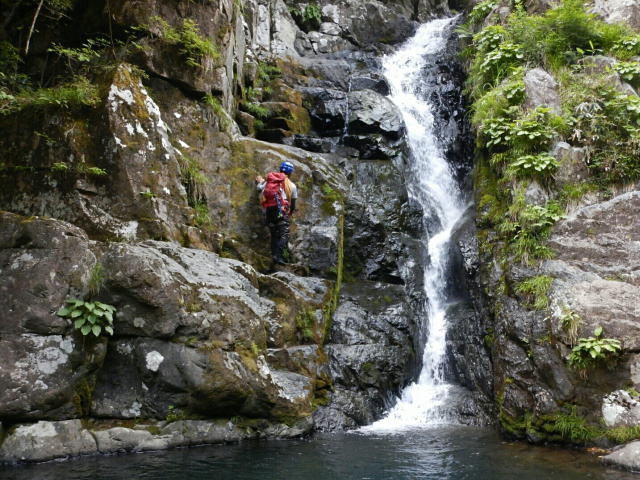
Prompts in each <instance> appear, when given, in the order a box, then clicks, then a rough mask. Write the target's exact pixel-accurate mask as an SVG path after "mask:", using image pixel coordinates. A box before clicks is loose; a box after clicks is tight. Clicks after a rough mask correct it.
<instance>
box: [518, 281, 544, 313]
mask: <svg viewBox="0 0 640 480" xmlns="http://www.w3.org/2000/svg"><path fill="white" fill-rule="evenodd" d="M552 282H553V278H551V277H549V276H548V275H538V276H536V277H531V278H528V279H527V280H524V281H522V282H520V283H519V284H518V285H517V286H516V292H518V293H519V294H522V295H525V296H527V297H528V298H529V302H530V305H531V307H532V308H534V309H536V310H543V309H545V308H547V307H548V306H549V297H548V292H549V288H551V283H552Z"/></svg>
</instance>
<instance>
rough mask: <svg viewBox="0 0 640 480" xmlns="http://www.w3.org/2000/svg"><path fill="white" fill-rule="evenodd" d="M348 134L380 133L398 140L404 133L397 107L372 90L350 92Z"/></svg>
mask: <svg viewBox="0 0 640 480" xmlns="http://www.w3.org/2000/svg"><path fill="white" fill-rule="evenodd" d="M348 98H349V119H348V122H349V126H348V132H349V133H350V134H356V135H357V134H369V133H381V134H383V135H385V136H386V137H388V138H390V139H392V140H398V139H399V138H400V137H401V136H402V134H403V133H404V122H403V121H402V116H401V115H400V112H399V111H398V108H397V107H396V106H395V105H394V104H393V103H392V102H391V100H389V99H388V98H386V97H384V96H382V95H380V94H379V93H377V92H374V91H373V90H358V91H355V92H350V93H349V95H348Z"/></svg>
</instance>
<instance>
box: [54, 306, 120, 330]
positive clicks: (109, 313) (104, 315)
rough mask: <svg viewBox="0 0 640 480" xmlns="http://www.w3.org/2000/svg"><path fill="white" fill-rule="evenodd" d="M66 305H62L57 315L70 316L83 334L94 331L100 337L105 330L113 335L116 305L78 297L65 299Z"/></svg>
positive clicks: (74, 326) (74, 325) (75, 326)
mask: <svg viewBox="0 0 640 480" xmlns="http://www.w3.org/2000/svg"><path fill="white" fill-rule="evenodd" d="M65 303H66V304H67V306H66V307H62V308H61V309H60V310H58V311H57V312H56V315H58V316H59V317H63V318H68V319H70V320H71V321H72V322H73V328H75V329H76V330H80V333H82V335H85V336H86V335H89V334H90V333H93V335H94V336H96V337H98V336H100V335H101V334H102V333H103V332H106V333H108V334H109V335H113V317H114V314H115V311H116V307H114V306H113V305H107V304H106V303H102V302H98V301H96V302H86V301H84V300H79V299H77V298H71V299H68V300H66V301H65Z"/></svg>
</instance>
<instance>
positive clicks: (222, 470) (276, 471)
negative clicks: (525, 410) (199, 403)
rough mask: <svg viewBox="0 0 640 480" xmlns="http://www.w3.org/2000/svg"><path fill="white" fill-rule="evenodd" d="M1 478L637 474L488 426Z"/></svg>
mask: <svg viewBox="0 0 640 480" xmlns="http://www.w3.org/2000/svg"><path fill="white" fill-rule="evenodd" d="M0 478H1V479H3V480H27V479H29V480H32V479H38V480H70V479H74V480H80V479H87V480H106V479H125V478H127V479H129V478H136V479H139V478H143V479H144V478H149V479H166V480H169V479H171V480H173V479H189V480H200V479H202V480H204V479H207V480H226V479H230V480H231V479H233V480H258V479H260V480H276V479H278V480H279V479H285V478H286V479H290V480H296V479H303V480H356V479H357V480H383V479H384V480H389V479H393V480H408V479H434V480H435V479H438V480H446V479H451V480H464V479H474V480H475V479H478V480H502V479H505V480H507V479H509V480H512V479H517V480H556V479H557V480H573V479H576V480H578V479H580V480H585V479H596V480H599V479H603V480H604V479H607V480H631V479H633V480H640V475H635V474H632V473H627V472H622V471H619V470H614V469H610V468H606V467H604V466H602V465H601V464H600V462H599V460H598V458H597V457H595V456H592V455H589V454H586V453H583V452H580V451H575V450H563V449H558V448H543V447H532V446H529V445H526V444H524V443H511V442H506V441H503V440H501V439H500V437H499V436H498V435H497V434H496V433H495V432H492V431H489V430H485V429H476V428H470V427H455V428H453V427H448V428H438V429H429V430H419V431H413V432H403V433H402V434H396V435H384V436H382V435H362V434H355V433H347V434H335V435H320V436H316V437H313V438H311V439H308V440H286V441H284V440H283V441H255V442H244V443H242V444H239V445H226V446H207V447H198V448H190V449H179V450H170V451H162V452H147V453H142V454H133V455H121V456H95V457H84V458H77V459H73V460H71V461H68V462H49V463H44V464H38V465H23V466H18V467H0Z"/></svg>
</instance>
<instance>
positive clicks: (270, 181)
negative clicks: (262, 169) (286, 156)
mask: <svg viewBox="0 0 640 480" xmlns="http://www.w3.org/2000/svg"><path fill="white" fill-rule="evenodd" d="M278 170H279V171H278V172H270V173H268V174H267V175H266V177H265V178H263V177H261V176H259V175H258V176H257V177H256V188H257V189H258V190H259V191H260V205H261V206H262V208H263V209H264V214H265V221H266V224H267V227H269V233H270V235H271V259H272V261H273V266H275V265H284V264H285V263H286V262H285V258H284V252H285V249H286V248H287V245H288V243H289V219H290V217H291V215H293V213H294V212H295V210H296V200H297V199H298V188H297V187H296V184H295V183H293V182H292V181H291V180H290V179H289V176H290V175H291V174H292V173H293V164H292V163H291V162H282V163H281V164H280V166H279V168H278Z"/></svg>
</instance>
